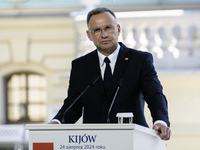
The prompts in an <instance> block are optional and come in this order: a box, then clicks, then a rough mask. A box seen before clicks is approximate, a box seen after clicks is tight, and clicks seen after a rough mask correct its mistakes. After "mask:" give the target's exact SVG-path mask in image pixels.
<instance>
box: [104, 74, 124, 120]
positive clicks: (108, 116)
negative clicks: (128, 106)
mask: <svg viewBox="0 0 200 150" xmlns="http://www.w3.org/2000/svg"><path fill="white" fill-rule="evenodd" d="M122 82H123V78H121V79H120V80H119V83H118V86H117V90H116V92H115V95H114V97H113V100H112V103H111V105H110V108H109V110H108V114H107V123H110V112H111V109H112V106H113V104H114V102H115V99H116V97H117V93H118V91H119V89H120V87H121V85H122Z"/></svg>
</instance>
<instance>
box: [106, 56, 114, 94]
mask: <svg viewBox="0 0 200 150" xmlns="http://www.w3.org/2000/svg"><path fill="white" fill-rule="evenodd" d="M104 62H105V63H106V69H105V72H104V89H105V92H106V94H107V91H108V90H109V88H110V83H111V79H112V71H111V68H110V60H109V58H108V57H106V58H105V59H104Z"/></svg>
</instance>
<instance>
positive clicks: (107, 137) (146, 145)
mask: <svg viewBox="0 0 200 150" xmlns="http://www.w3.org/2000/svg"><path fill="white" fill-rule="evenodd" d="M26 129H27V130H29V150H166V143H165V141H163V140H161V139H160V137H159V136H158V135H157V132H156V131H154V130H152V129H149V128H146V127H143V126H140V125H137V124H59V125H58V124H27V125H26Z"/></svg>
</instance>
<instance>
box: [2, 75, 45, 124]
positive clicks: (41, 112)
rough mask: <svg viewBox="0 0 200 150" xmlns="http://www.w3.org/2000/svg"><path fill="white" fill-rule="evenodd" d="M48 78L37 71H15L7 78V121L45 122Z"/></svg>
mask: <svg viewBox="0 0 200 150" xmlns="http://www.w3.org/2000/svg"><path fill="white" fill-rule="evenodd" d="M46 87H47V83H46V79H45V77H44V76H42V75H40V74H35V73H15V74H12V75H10V76H9V77H8V78H7V79H6V91H7V92H6V93H7V97H6V99H7V107H6V108H7V123H31V122H44V120H45V117H46V116H47V108H46V100H47V96H46Z"/></svg>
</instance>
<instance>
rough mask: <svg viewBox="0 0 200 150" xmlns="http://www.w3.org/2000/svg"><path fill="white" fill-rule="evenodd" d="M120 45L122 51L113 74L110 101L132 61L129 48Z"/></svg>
mask: <svg viewBox="0 0 200 150" xmlns="http://www.w3.org/2000/svg"><path fill="white" fill-rule="evenodd" d="M120 45H121V48H120V51H119V54H118V58H117V61H116V64H115V69H114V73H113V81H112V87H111V89H110V92H109V96H108V97H109V99H110V98H112V96H113V94H114V92H115V90H116V87H117V86H118V84H119V80H120V79H121V78H123V74H124V72H125V70H126V68H127V65H128V63H129V61H130V59H131V57H130V55H129V50H128V48H127V47H126V46H125V45H123V44H122V43H120Z"/></svg>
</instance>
